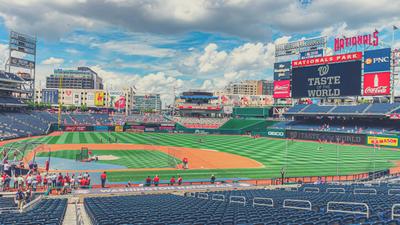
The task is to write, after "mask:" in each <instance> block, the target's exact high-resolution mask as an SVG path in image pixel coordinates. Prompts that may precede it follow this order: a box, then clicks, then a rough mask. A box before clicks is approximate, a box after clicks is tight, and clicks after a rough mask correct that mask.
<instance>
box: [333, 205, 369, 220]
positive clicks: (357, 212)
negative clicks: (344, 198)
mask: <svg viewBox="0 0 400 225" xmlns="http://www.w3.org/2000/svg"><path fill="white" fill-rule="evenodd" d="M332 204H343V205H361V206H365V208H366V209H367V211H366V212H362V211H346V210H340V209H331V208H330V207H329V206H330V205H332ZM326 212H341V213H350V214H362V215H366V216H367V218H369V206H368V205H367V204H366V203H361V202H328V203H327V204H326Z"/></svg>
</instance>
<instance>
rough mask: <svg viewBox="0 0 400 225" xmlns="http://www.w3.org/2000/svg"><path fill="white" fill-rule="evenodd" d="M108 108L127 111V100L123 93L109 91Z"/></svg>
mask: <svg viewBox="0 0 400 225" xmlns="http://www.w3.org/2000/svg"><path fill="white" fill-rule="evenodd" d="M108 95H109V100H108V106H109V107H110V108H114V109H117V110H122V109H125V104H126V99H125V95H124V92H122V91H109V92H108Z"/></svg>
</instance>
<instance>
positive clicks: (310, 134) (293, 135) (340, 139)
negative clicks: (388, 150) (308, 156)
mask: <svg viewBox="0 0 400 225" xmlns="http://www.w3.org/2000/svg"><path fill="white" fill-rule="evenodd" d="M286 137H287V138H289V139H299V140H310V141H327V142H331V143H346V144H359V145H365V143H366V142H365V141H366V140H365V139H366V137H365V135H364V134H352V133H349V134H348V133H336V132H319V131H306V130H301V131H300V130H286Z"/></svg>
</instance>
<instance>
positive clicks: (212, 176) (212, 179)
mask: <svg viewBox="0 0 400 225" xmlns="http://www.w3.org/2000/svg"><path fill="white" fill-rule="evenodd" d="M210 182H211V184H214V183H215V176H214V174H213V175H211V178H210Z"/></svg>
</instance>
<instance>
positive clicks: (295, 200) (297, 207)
mask: <svg viewBox="0 0 400 225" xmlns="http://www.w3.org/2000/svg"><path fill="white" fill-rule="evenodd" d="M287 202H303V203H308V204H309V205H310V207H299V206H290V205H287V204H286V203H287ZM283 208H289V209H303V210H309V211H311V208H312V204H311V202H310V201H308V200H299V199H285V200H283Z"/></svg>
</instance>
